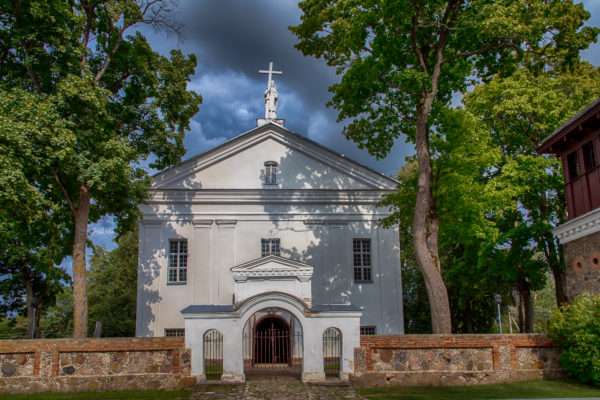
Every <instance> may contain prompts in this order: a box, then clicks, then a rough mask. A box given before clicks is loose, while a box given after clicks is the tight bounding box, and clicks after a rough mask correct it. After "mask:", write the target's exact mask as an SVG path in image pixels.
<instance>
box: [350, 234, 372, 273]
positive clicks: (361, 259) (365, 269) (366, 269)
mask: <svg viewBox="0 0 600 400" xmlns="http://www.w3.org/2000/svg"><path fill="white" fill-rule="evenodd" d="M357 243H360V245H359V247H360V248H359V249H358V252H357V246H356V245H357ZM365 243H368V249H367V250H365V249H364V244H365ZM372 250H373V247H372V245H371V238H354V239H352V267H353V274H352V276H353V279H354V282H356V283H373V251H372ZM357 256H358V264H357ZM365 256H367V257H368V265H367V264H365V260H366V258H365ZM357 272H358V274H357ZM357 276H358V277H357Z"/></svg>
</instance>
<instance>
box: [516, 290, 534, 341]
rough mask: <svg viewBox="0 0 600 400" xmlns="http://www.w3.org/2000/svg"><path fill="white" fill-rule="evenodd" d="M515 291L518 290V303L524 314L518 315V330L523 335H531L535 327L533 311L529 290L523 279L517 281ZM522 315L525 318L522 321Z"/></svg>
mask: <svg viewBox="0 0 600 400" xmlns="http://www.w3.org/2000/svg"><path fill="white" fill-rule="evenodd" d="M517 289H518V290H519V297H520V299H521V301H520V303H521V306H522V307H523V309H524V313H520V314H519V325H521V326H520V327H519V328H520V329H521V332H522V333H523V332H524V333H533V332H534V325H535V310H534V307H533V297H532V296H531V289H530V288H529V284H528V283H527V281H526V280H525V279H524V278H520V279H519V280H518V281H517ZM523 314H525V318H524V320H523Z"/></svg>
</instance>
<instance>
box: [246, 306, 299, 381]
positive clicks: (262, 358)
mask: <svg viewBox="0 0 600 400" xmlns="http://www.w3.org/2000/svg"><path fill="white" fill-rule="evenodd" d="M243 340H244V342H243V347H244V372H245V374H246V376H248V377H252V376H253V375H254V376H263V375H292V376H296V375H299V374H300V373H301V372H302V332H301V330H299V329H297V326H296V324H295V322H294V319H293V318H290V319H285V318H283V317H282V316H280V315H274V314H268V315H264V316H262V317H259V318H257V319H252V320H251V321H249V324H248V326H247V329H245V330H244V336H243Z"/></svg>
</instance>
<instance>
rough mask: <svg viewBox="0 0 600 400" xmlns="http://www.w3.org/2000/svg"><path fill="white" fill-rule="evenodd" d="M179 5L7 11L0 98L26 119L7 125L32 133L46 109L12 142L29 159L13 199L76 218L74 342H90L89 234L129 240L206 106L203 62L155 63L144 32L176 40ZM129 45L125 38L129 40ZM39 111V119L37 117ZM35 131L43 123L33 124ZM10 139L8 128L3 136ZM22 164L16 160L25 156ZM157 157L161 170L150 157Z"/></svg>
mask: <svg viewBox="0 0 600 400" xmlns="http://www.w3.org/2000/svg"><path fill="white" fill-rule="evenodd" d="M173 5H175V3H174V2H171V1H133V0H125V1H122V0H106V1H87V0H80V1H73V2H63V1H59V0H53V1H45V0H43V1H42V0H30V1H13V2H0V20H1V21H2V24H1V25H0V27H1V28H0V54H1V55H2V56H1V57H0V97H5V96H6V97H9V98H14V103H13V104H14V105H15V107H16V106H17V105H18V106H19V107H21V106H23V108H24V110H25V111H24V112H17V113H7V114H5V115H4V117H5V118H6V119H8V120H10V121H11V122H10V125H9V126H12V125H15V126H16V125H19V124H26V123H28V121H29V117H28V115H30V116H31V115H34V111H33V110H35V109H36V108H39V107H45V108H47V110H48V115H47V117H46V116H43V117H44V118H46V119H47V120H45V121H40V123H41V124H42V125H43V126H44V127H46V130H45V131H42V133H44V132H45V133H47V134H37V133H36V132H34V131H31V130H25V131H19V130H14V131H13V132H11V134H12V136H11V141H10V143H8V144H7V146H9V147H12V148H14V147H16V146H18V143H22V142H29V143H30V144H31V148H32V149H33V150H32V151H30V152H24V153H19V154H18V155H15V157H19V158H20V160H21V162H20V165H27V166H29V168H27V169H25V170H24V171H23V172H21V175H22V176H20V175H19V173H20V172H18V171H16V170H17V169H18V165H19V164H10V165H8V166H7V170H6V171H4V172H5V173H6V174H7V175H10V176H15V177H19V180H17V179H14V180H13V182H11V184H12V187H13V189H12V190H13V191H14V192H19V191H25V190H30V191H31V190H33V191H35V192H36V196H37V197H41V198H43V199H44V201H45V202H47V203H49V204H50V207H51V209H52V210H56V212H57V213H63V214H65V215H66V227H67V230H68V231H69V234H70V235H71V238H72V246H73V247H72V248H73V250H72V256H73V295H74V336H75V337H85V336H86V335H87V294H86V261H85V253H86V240H87V226H88V223H89V222H95V221H98V220H99V218H100V217H101V216H103V215H107V214H108V215H112V216H114V218H115V221H116V223H117V227H118V228H117V230H118V231H119V232H123V231H126V230H127V229H129V228H130V227H131V223H132V222H133V221H134V220H135V217H136V216H137V204H138V203H139V202H140V201H142V200H143V199H144V198H145V196H146V189H147V187H148V184H149V178H148V173H147V172H146V170H145V169H144V168H142V167H141V163H142V162H144V161H145V160H149V163H148V165H149V166H150V167H153V168H164V167H166V166H169V165H174V164H176V163H178V162H179V160H180V158H181V156H182V155H183V154H184V152H185V149H184V147H183V137H184V134H185V131H186V129H188V128H189V121H190V119H191V118H192V116H193V115H194V114H196V112H197V111H198V104H199V103H200V102H201V97H200V96H199V95H198V94H196V93H195V92H193V91H188V90H187V82H188V81H189V79H190V75H191V74H193V72H194V68H195V65H196V59H195V56H193V55H189V56H185V55H183V54H182V53H181V51H178V50H173V51H171V54H170V57H165V56H163V55H160V54H159V53H157V52H155V51H153V50H152V49H151V48H150V46H149V44H148V42H147V41H146V39H145V38H144V37H143V36H142V34H141V33H140V32H139V31H135V30H134V29H135V26H137V25H140V24H148V25H152V26H153V27H154V28H155V29H157V30H162V31H166V32H171V33H177V31H178V29H179V28H180V26H179V25H178V24H177V22H176V21H174V20H172V19H170V14H169V13H168V11H169V8H170V7H171V6H173ZM129 31H131V34H129V35H127V32H129ZM27 110H29V111H27ZM33 119H34V120H36V117H35V116H34V117H33ZM1 129H2V130H3V131H4V130H5V128H4V126H3V127H2V128H1ZM15 154H16V151H15ZM151 155H153V157H152V158H150V159H149V157H150V156H151Z"/></svg>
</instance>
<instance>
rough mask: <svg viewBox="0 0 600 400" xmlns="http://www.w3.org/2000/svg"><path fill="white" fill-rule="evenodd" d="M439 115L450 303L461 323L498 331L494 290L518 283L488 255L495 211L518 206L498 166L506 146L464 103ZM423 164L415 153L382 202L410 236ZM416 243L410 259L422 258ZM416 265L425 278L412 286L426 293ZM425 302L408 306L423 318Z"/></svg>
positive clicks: (437, 144) (438, 187)
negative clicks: (507, 277)
mask: <svg viewBox="0 0 600 400" xmlns="http://www.w3.org/2000/svg"><path fill="white" fill-rule="evenodd" d="M438 121H439V125H437V126H435V133H434V134H433V135H432V138H431V139H432V140H431V150H432V167H433V181H432V194H433V199H434V201H435V204H436V209H437V210H439V218H440V236H439V243H440V249H439V254H440V259H441V260H442V263H441V265H442V266H443V268H442V275H443V278H444V281H445V282H446V285H447V287H448V294H449V303H450V309H451V311H452V315H453V316H455V318H453V320H452V326H453V331H455V332H465V333H466V332H490V330H491V329H492V325H493V317H492V316H493V315H494V309H495V303H494V300H493V296H492V294H493V293H507V292H508V291H509V290H510V287H511V283H510V282H508V281H507V280H503V279H502V276H501V275H500V273H499V272H498V271H497V270H494V269H490V268H488V265H487V263H485V262H483V260H484V256H485V254H486V253H487V251H488V248H490V247H491V248H493V247H494V246H495V244H496V241H497V239H498V237H499V232H498V228H497V227H496V224H495V221H494V218H493V217H494V215H498V214H502V213H503V212H504V211H505V210H510V209H511V207H512V206H513V205H514V203H515V202H514V200H512V199H513V197H514V194H515V191H514V189H513V188H512V187H510V186H508V185H501V184H500V182H499V181H498V177H496V176H494V175H493V174H491V172H492V171H493V170H494V168H495V165H496V164H497V162H498V161H499V160H500V151H499V149H498V148H497V147H494V146H493V144H492V140H491V135H490V132H489V131H488V130H486V129H485V125H484V124H482V123H481V122H480V121H479V120H478V118H476V117H474V116H473V115H471V114H470V113H468V112H466V111H465V110H462V109H456V110H452V109H446V110H443V111H442V112H441V113H440V115H439V118H438ZM417 169H418V165H417V162H416V160H414V158H412V157H411V158H410V159H409V160H408V161H407V163H406V164H405V165H404V166H403V167H402V168H401V170H400V172H399V174H398V176H397V178H398V180H399V181H400V182H401V183H400V185H399V188H398V189H399V190H398V192H397V193H395V194H393V195H391V196H388V197H387V198H386V199H385V200H384V201H383V202H382V204H384V205H388V206H390V207H391V208H392V210H393V213H392V215H391V216H390V217H388V218H386V219H384V220H383V221H382V223H383V224H384V225H387V226H391V225H394V224H396V223H399V225H400V229H401V231H402V232H403V233H404V235H406V238H404V239H405V240H407V239H408V238H410V239H412V230H411V229H410V227H411V226H412V221H413V216H412V207H411V205H413V204H414V203H415V201H416V197H417V177H418V170H417ZM411 250H412V246H408V251H407V250H404V249H403V250H402V252H403V253H402V254H403V259H404V263H405V265H408V266H412V264H415V262H414V255H413V253H412V252H411ZM411 272H412V271H410V270H409V280H410V281H411V282H412V283H413V284H414V283H416V286H417V290H414V288H411V289H412V293H413V294H415V293H417V294H418V293H419V290H418V286H419V282H418V281H417V280H416V279H415V278H414V277H413V276H412V274H411ZM403 279H404V273H403ZM415 281H417V282H415ZM406 300H407V302H410V301H411V300H412V299H406ZM424 308H425V307H423V306H422V305H421V306H419V307H418V309H414V308H413V306H409V307H408V312H409V313H410V312H411V311H413V312H415V315H414V316H412V319H413V320H415V321H419V322H420V323H421V321H423V318H422V315H421V313H422V310H423V309H424ZM409 325H410V324H409ZM420 330H422V329H421V328H420Z"/></svg>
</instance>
